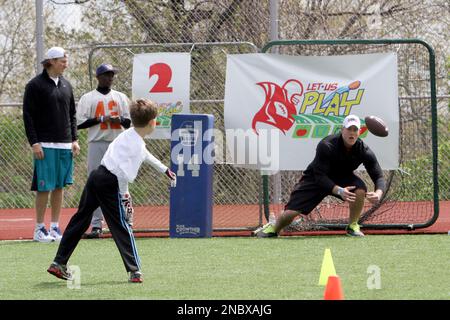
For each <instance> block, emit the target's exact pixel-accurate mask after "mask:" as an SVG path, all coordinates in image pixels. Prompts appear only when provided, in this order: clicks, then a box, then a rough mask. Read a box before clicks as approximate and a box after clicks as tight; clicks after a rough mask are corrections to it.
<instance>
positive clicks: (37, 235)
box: [33, 227, 55, 243]
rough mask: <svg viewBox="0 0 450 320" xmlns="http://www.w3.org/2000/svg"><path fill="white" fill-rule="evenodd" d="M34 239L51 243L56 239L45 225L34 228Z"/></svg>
mask: <svg viewBox="0 0 450 320" xmlns="http://www.w3.org/2000/svg"><path fill="white" fill-rule="evenodd" d="M33 240H34V241H38V242H44V243H49V242H53V241H55V238H54V237H52V236H51V235H50V234H49V233H48V231H47V229H45V227H42V228H40V229H36V230H34V236H33Z"/></svg>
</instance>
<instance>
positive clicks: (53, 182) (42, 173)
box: [31, 148, 73, 191]
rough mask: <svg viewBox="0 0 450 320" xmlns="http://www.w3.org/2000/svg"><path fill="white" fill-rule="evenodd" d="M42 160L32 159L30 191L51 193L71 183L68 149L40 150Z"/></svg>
mask: <svg viewBox="0 0 450 320" xmlns="http://www.w3.org/2000/svg"><path fill="white" fill-rule="evenodd" d="M42 149H43V150H44V159H42V160H38V159H34V173H33V182H32V183H31V190H32V191H52V190H55V189H61V188H63V187H65V186H66V185H68V184H72V183H73V176H72V173H73V157H72V150H70V149H53V148H42Z"/></svg>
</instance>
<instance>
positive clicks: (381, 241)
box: [0, 235, 450, 300]
mask: <svg viewBox="0 0 450 320" xmlns="http://www.w3.org/2000/svg"><path fill="white" fill-rule="evenodd" d="M449 245H450V236H448V235H390V236H384V235H376V236H375V235H371V236H367V237H365V238H364V239H354V238H349V237H345V236H314V237H282V238H278V239H255V238H211V239H166V238H147V239H137V246H138V251H139V254H140V257H141V262H142V266H143V270H142V271H143V273H144V283H143V284H130V283H128V282H127V274H126V273H125V269H124V266H123V263H122V260H121V259H120V256H119V253H118V250H117V249H116V247H115V244H114V242H113V241H112V240H111V239H101V240H82V241H81V242H80V244H79V246H78V247H77V249H76V250H75V252H74V254H73V256H72V258H71V260H70V263H69V264H70V265H72V266H78V267H79V268H80V270H81V283H80V288H79V289H73V288H72V289H71V288H68V287H67V283H66V282H65V281H62V280H59V279H57V278H54V277H53V276H51V275H49V274H48V273H47V272H46V269H47V267H48V265H49V264H50V263H51V261H52V258H53V257H54V255H55V253H56V250H57V244H55V243H54V244H39V243H34V242H25V241H24V242H11V241H4V242H0V257H1V259H0V299H2V300H5V299H6V300H8V299H25V300H35V299H58V300H60V299H88V300H91V299H149V300H155V299H156V300H160V299H164V300H165V299H182V300H191V299H200V300H230V299H237V300H259V299H275V300H278V299H291V300H310V299H315V300H321V299H322V297H323V292H324V287H322V286H319V285H318V280H319V275H320V269H321V264H322V259H323V254H324V251H325V249H326V248H330V249H331V254H332V257H333V262H334V266H335V268H336V271H337V273H338V275H339V276H340V278H341V282H342V285H343V290H344V295H345V298H346V300H353V299H362V300H366V299H377V300H378V299H400V300H402V299H445V300H448V299H450V268H449V262H450V251H449V247H450V246H449ZM370 266H377V267H379V268H380V269H379V270H380V277H381V278H380V280H381V288H380V289H372V290H369V289H368V287H367V281H368V279H369V277H370V276H371V274H372V273H371V272H372V270H373V269H371V268H370Z"/></svg>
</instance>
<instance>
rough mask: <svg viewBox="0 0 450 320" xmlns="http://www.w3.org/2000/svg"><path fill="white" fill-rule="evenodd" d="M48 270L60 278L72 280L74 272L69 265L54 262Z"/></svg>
mask: <svg viewBox="0 0 450 320" xmlns="http://www.w3.org/2000/svg"><path fill="white" fill-rule="evenodd" d="M47 272H48V273H50V274H52V275H54V276H55V277H57V278H59V279H63V280H72V273H71V272H70V270H68V269H67V266H66V265H63V264H59V263H56V262H53V263H52V264H51V265H50V267H48V269H47Z"/></svg>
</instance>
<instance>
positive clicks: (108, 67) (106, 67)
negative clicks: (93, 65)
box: [95, 63, 117, 76]
mask: <svg viewBox="0 0 450 320" xmlns="http://www.w3.org/2000/svg"><path fill="white" fill-rule="evenodd" d="M105 72H114V73H117V69H114V68H113V66H112V65H110V64H107V63H103V64H101V65H99V66H98V68H97V70H96V71H95V75H96V76H99V75H101V74H103V73H105Z"/></svg>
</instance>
